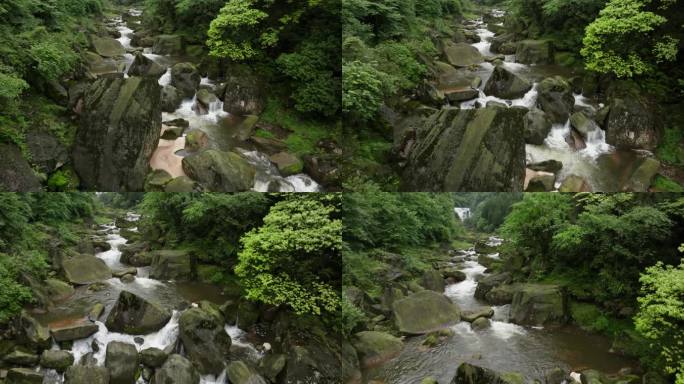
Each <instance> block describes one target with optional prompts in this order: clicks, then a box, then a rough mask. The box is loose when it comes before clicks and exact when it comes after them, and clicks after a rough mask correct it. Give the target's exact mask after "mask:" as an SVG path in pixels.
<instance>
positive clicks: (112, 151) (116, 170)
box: [72, 77, 161, 191]
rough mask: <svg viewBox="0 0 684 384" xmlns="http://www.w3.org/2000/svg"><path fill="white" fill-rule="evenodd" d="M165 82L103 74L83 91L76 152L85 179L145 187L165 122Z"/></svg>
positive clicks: (97, 185)
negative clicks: (113, 76)
mask: <svg viewBox="0 0 684 384" xmlns="http://www.w3.org/2000/svg"><path fill="white" fill-rule="evenodd" d="M160 97H161V88H160V87H159V84H158V83H157V80H155V79H152V78H142V77H130V78H127V79H123V78H119V79H117V78H101V79H98V80H96V81H95V82H94V83H92V85H91V86H90V87H89V88H88V90H87V91H86V93H85V96H84V107H83V114H82V115H81V124H80V127H79V129H78V132H77V133H76V139H75V144H74V151H73V154H72V158H73V161H74V169H75V170H76V172H77V173H78V176H79V177H80V179H81V185H82V186H83V187H85V188H87V189H93V190H98V191H141V190H142V189H143V186H144V181H145V175H147V171H148V169H149V162H150V158H151V157H152V152H153V151H154V149H155V148H156V147H157V144H158V141H159V134H160V129H159V127H160V126H161V107H160Z"/></svg>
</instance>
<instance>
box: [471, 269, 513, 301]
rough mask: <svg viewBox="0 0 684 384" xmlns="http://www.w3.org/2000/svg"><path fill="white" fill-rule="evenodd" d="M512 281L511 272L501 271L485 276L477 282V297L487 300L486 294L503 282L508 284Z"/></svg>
mask: <svg viewBox="0 0 684 384" xmlns="http://www.w3.org/2000/svg"><path fill="white" fill-rule="evenodd" d="M510 281H511V275H510V274H509V273H506V272H504V273H499V274H492V275H489V276H485V277H483V278H482V279H480V280H479V281H478V282H477V288H476V289H475V298H476V299H480V300H485V299H486V295H487V293H488V292H489V291H491V290H492V289H493V288H494V287H498V286H499V285H502V284H507V283H509V282H510Z"/></svg>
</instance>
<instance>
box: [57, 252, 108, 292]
mask: <svg viewBox="0 0 684 384" xmlns="http://www.w3.org/2000/svg"><path fill="white" fill-rule="evenodd" d="M62 270H63V271H64V276H65V277H66V279H67V281H69V282H70V283H72V284H79V285H83V284H92V283H95V282H98V281H102V280H107V279H111V278H112V271H111V270H110V269H109V267H108V266H107V264H105V262H104V261H102V260H101V259H98V258H97V257H95V256H87V255H78V256H74V257H69V258H66V257H65V258H63V259H62Z"/></svg>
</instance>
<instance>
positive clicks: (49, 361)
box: [40, 350, 74, 373]
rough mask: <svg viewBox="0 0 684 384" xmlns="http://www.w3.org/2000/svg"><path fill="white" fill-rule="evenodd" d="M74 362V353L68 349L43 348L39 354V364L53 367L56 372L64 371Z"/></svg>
mask: <svg viewBox="0 0 684 384" xmlns="http://www.w3.org/2000/svg"><path fill="white" fill-rule="evenodd" d="M73 364H74V355H72V354H71V352H69V351H53V350H45V351H43V354H42V355H41V356H40V365H41V366H43V367H45V368H49V369H54V370H56V371H57V372H60V373H61V372H64V371H66V369H67V368H69V367H70V366H72V365H73Z"/></svg>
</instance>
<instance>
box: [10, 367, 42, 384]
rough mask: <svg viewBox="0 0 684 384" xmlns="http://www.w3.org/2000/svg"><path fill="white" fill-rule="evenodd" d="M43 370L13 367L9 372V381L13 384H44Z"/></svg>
mask: <svg viewBox="0 0 684 384" xmlns="http://www.w3.org/2000/svg"><path fill="white" fill-rule="evenodd" d="M43 376H44V374H43V373H42V372H36V371H35V370H34V369H32V368H12V369H10V370H9V371H8V372H7V377H6V379H7V383H8V384H9V383H13V384H43Z"/></svg>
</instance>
